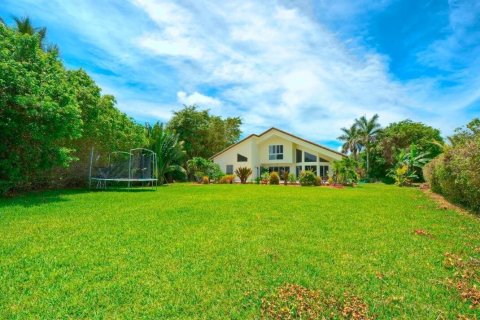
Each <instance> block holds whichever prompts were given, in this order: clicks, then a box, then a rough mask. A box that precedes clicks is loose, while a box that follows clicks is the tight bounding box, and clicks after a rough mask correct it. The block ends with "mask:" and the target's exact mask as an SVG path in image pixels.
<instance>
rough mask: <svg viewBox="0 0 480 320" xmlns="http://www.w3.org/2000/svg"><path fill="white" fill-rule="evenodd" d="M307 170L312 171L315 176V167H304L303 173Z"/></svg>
mask: <svg viewBox="0 0 480 320" xmlns="http://www.w3.org/2000/svg"><path fill="white" fill-rule="evenodd" d="M305 153H306V152H305ZM307 170H308V171H312V172H313V173H314V174H315V175H317V166H305V171H307Z"/></svg>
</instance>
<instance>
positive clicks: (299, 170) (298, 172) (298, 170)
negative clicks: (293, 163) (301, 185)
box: [295, 166, 302, 178]
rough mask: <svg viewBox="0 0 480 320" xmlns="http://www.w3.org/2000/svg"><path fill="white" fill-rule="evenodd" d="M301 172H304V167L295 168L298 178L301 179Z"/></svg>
mask: <svg viewBox="0 0 480 320" xmlns="http://www.w3.org/2000/svg"><path fill="white" fill-rule="evenodd" d="M300 172H302V166H297V167H296V168H295V173H296V175H297V178H298V177H300Z"/></svg>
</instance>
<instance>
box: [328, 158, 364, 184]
mask: <svg viewBox="0 0 480 320" xmlns="http://www.w3.org/2000/svg"><path fill="white" fill-rule="evenodd" d="M356 167H357V162H356V161H355V159H353V158H350V157H345V158H343V159H342V160H340V161H335V162H334V163H333V171H334V173H335V182H336V183H340V184H343V185H353V184H354V183H356V182H357V181H358V174H357V172H356Z"/></svg>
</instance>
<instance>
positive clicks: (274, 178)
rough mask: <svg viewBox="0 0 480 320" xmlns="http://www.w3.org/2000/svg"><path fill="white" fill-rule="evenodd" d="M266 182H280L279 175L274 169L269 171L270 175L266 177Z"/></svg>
mask: <svg viewBox="0 0 480 320" xmlns="http://www.w3.org/2000/svg"><path fill="white" fill-rule="evenodd" d="M268 182H269V183H270V184H280V176H279V175H278V173H277V172H275V171H273V172H272V173H270V177H269V179H268Z"/></svg>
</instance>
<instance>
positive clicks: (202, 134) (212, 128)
mask: <svg viewBox="0 0 480 320" xmlns="http://www.w3.org/2000/svg"><path fill="white" fill-rule="evenodd" d="M241 124H242V121H241V120H240V118H238V117H233V118H221V117H218V116H214V115H211V114H210V113H209V111H208V110H199V109H198V107H197V106H195V105H193V106H184V107H183V109H181V110H179V111H176V112H174V115H173V117H172V119H171V120H170V122H169V123H168V125H167V129H169V130H172V131H174V132H176V133H178V135H179V139H180V140H182V141H184V146H185V152H186V160H188V159H192V158H193V157H203V158H209V157H211V156H212V155H214V154H215V153H217V152H219V151H221V150H223V149H224V148H226V147H228V146H229V145H231V144H233V143H235V142H237V141H238V139H239V138H240V133H241V131H240V125H241Z"/></svg>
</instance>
